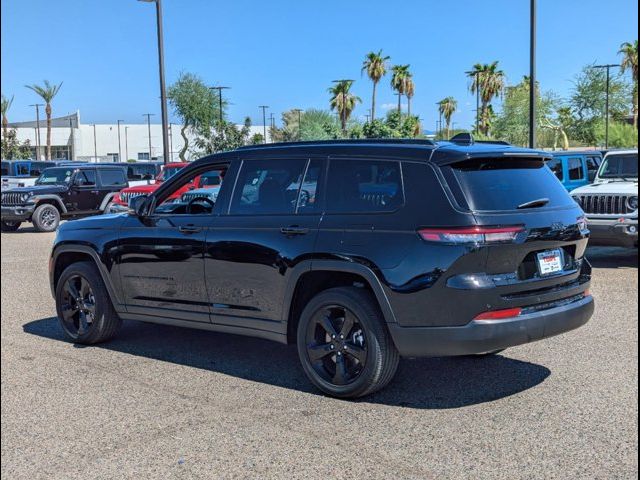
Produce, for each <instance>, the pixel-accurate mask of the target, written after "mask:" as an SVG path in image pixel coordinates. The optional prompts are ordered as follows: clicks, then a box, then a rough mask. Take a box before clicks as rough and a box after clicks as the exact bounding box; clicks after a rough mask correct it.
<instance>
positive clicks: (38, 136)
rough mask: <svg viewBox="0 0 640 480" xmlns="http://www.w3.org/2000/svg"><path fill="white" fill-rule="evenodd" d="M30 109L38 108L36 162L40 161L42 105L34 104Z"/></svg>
mask: <svg viewBox="0 0 640 480" xmlns="http://www.w3.org/2000/svg"><path fill="white" fill-rule="evenodd" d="M29 106H30V107H36V160H40V107H43V106H44V104H42V103H32V104H31V105H29Z"/></svg>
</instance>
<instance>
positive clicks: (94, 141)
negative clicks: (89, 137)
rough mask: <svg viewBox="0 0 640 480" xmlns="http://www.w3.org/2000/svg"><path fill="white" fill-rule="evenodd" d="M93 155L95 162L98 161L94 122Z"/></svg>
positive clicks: (94, 125)
mask: <svg viewBox="0 0 640 480" xmlns="http://www.w3.org/2000/svg"><path fill="white" fill-rule="evenodd" d="M93 156H94V157H95V158H96V163H98V140H97V138H96V124H95V123H94V124H93Z"/></svg>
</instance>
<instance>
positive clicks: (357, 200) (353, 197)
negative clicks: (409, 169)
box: [327, 159, 404, 213]
mask: <svg viewBox="0 0 640 480" xmlns="http://www.w3.org/2000/svg"><path fill="white" fill-rule="evenodd" d="M403 203H404V193H403V186H402V170H401V168H400V162H396V161H387V160H360V159H332V160H331V161H330V163H329V175H328V177H327V213H365V212H392V211H394V210H397V209H398V208H399V207H400V206H402V204H403Z"/></svg>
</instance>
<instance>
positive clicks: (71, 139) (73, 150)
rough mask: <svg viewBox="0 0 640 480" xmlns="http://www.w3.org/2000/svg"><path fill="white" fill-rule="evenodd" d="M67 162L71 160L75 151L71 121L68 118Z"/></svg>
mask: <svg viewBox="0 0 640 480" xmlns="http://www.w3.org/2000/svg"><path fill="white" fill-rule="evenodd" d="M69 143H70V145H69V160H73V157H74V156H75V151H76V142H75V134H74V131H73V120H72V119H71V118H69Z"/></svg>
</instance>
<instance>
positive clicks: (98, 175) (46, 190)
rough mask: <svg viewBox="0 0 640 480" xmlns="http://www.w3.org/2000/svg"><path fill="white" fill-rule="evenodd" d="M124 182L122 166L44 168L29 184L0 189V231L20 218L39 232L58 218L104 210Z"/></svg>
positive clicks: (17, 223) (10, 228) (15, 224)
mask: <svg viewBox="0 0 640 480" xmlns="http://www.w3.org/2000/svg"><path fill="white" fill-rule="evenodd" d="M126 186H127V176H126V167H125V166H120V165H108V164H106V165H105V164H97V165H91V164H83V165H82V166H75V165H68V166H63V167H53V168H47V169H45V170H44V171H43V172H42V174H41V175H40V177H38V179H37V180H36V183H35V185H34V186H33V187H21V188H13V189H10V190H5V191H4V192H2V231H3V232H5V231H16V230H17V229H18V228H20V225H21V224H22V223H23V222H32V223H33V226H34V227H35V228H36V230H38V231H39V232H52V231H54V230H55V229H56V228H58V224H59V223H60V219H68V218H78V217H84V216H88V215H95V214H97V213H102V212H105V211H108V210H107V208H108V207H109V203H110V202H111V200H112V199H113V197H114V195H115V194H116V193H117V192H118V191H120V190H121V189H123V188H125V187H126Z"/></svg>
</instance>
